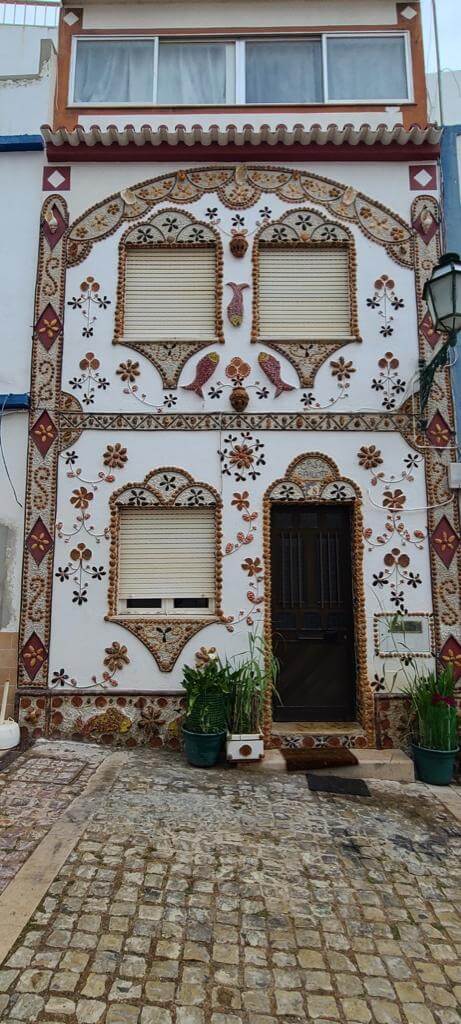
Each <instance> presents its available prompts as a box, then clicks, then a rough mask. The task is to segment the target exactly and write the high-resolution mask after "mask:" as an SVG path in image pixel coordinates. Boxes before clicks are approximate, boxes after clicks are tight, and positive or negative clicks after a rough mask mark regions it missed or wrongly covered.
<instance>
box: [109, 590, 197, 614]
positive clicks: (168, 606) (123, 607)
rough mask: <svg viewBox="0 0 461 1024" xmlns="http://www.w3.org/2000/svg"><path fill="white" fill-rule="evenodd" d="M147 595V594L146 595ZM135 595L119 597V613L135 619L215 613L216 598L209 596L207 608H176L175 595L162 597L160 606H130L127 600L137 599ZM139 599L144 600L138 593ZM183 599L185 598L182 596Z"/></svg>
mask: <svg viewBox="0 0 461 1024" xmlns="http://www.w3.org/2000/svg"><path fill="white" fill-rule="evenodd" d="M146 596H147V595H146ZM135 599H136V598H135V595H134V594H133V597H132V598H126V597H125V598H119V599H118V613H117V614H118V615H126V616H127V618H128V617H129V618H135V619H147V618H151V617H152V618H156V617H157V618H160V619H164V618H165V616H168V618H170V616H175V617H177V618H180V619H195V618H205V619H206V618H209V617H210V616H212V615H214V614H215V600H214V598H212V597H210V598H208V607H207V608H193V607H191V608H187V606H186V607H183V608H175V607H174V601H175V599H174V597H162V598H161V605H160V607H159V608H128V605H127V602H128V601H129V600H135ZM138 600H139V601H140V600H142V599H141V598H140V597H139V595H138ZM181 600H185V599H184V598H181Z"/></svg>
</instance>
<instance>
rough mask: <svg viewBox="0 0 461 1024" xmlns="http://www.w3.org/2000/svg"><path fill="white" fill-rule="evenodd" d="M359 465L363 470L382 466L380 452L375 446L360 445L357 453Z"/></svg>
mask: <svg viewBox="0 0 461 1024" xmlns="http://www.w3.org/2000/svg"><path fill="white" fill-rule="evenodd" d="M357 458H358V460H359V465H360V466H363V468H364V469H376V467H377V466H381V465H382V462H383V460H382V458H381V451H380V449H379V448H377V447H376V445H375V444H370V445H362V447H361V448H359V450H358V452H357Z"/></svg>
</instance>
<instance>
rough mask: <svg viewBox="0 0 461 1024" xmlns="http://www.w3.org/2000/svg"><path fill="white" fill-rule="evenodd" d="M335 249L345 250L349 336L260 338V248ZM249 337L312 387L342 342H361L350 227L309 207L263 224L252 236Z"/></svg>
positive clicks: (352, 240) (286, 213)
mask: <svg viewBox="0 0 461 1024" xmlns="http://www.w3.org/2000/svg"><path fill="white" fill-rule="evenodd" d="M304 248H305V249H314V250H325V249H327V250H331V251H334V250H337V249H342V250H345V251H346V252H347V259H348V292H349V308H350V319H349V328H350V338H347V339H338V338H334V337H332V338H331V340H330V339H313V338H311V337H307V338H306V339H305V340H304V339H299V338H298V339H296V340H292V341H285V340H277V339H276V338H274V340H268V339H267V338H266V337H264V338H263V337H260V320H261V304H260V256H261V249H263V250H267V249H274V250H275V251H277V250H279V251H280V250H300V249H301V250H302V249H304ZM251 340H252V341H253V342H261V343H262V344H263V345H265V346H266V347H267V348H272V349H274V350H275V351H276V352H278V353H279V355H282V356H284V358H285V359H288V361H289V362H290V363H291V365H292V366H294V368H295V370H296V372H297V373H298V376H299V379H300V384H301V387H312V386H313V384H314V379H315V375H316V373H317V371H318V370H319V368H320V366H322V364H323V363H324V362H325V361H326V360H327V359H329V358H330V356H332V355H333V354H334V352H337V351H338V349H340V348H343V347H344V345H349V344H350V343H351V341H356V342H361V340H362V339H361V337H360V332H359V324H358V311H357V258H356V252H355V243H354V238H353V235H352V232H351V231H350V230H349V228H346V227H344V226H343V225H342V224H338V223H337V222H336V221H332V220H328V219H327V218H326V217H323V216H322V214H320V213H318V212H317V211H316V210H313V209H311V208H310V207H298V208H297V209H296V210H288V212H285V213H283V214H282V216H281V217H279V218H278V219H277V220H274V221H270V222H269V223H267V224H264V225H263V226H262V227H261V228H260V229H259V231H258V232H257V234H256V236H255V241H254V246H253V326H252V335H251Z"/></svg>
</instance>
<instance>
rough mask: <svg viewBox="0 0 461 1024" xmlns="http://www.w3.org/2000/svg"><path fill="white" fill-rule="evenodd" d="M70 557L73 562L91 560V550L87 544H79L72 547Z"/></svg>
mask: <svg viewBox="0 0 461 1024" xmlns="http://www.w3.org/2000/svg"><path fill="white" fill-rule="evenodd" d="M70 557H71V559H72V561H73V562H80V563H82V562H89V560H90V558H91V551H90V549H89V548H87V547H86V544H77V547H76V548H72V551H71V553H70Z"/></svg>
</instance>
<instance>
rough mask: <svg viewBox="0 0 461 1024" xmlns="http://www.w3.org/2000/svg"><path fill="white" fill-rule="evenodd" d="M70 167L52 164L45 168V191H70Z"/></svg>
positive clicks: (43, 186)
mask: <svg viewBox="0 0 461 1024" xmlns="http://www.w3.org/2000/svg"><path fill="white" fill-rule="evenodd" d="M70 174H71V169H70V167H57V166H56V165H55V164H52V165H51V166H50V167H44V168H43V184H42V188H43V191H44V192H68V191H69V189H70Z"/></svg>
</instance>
